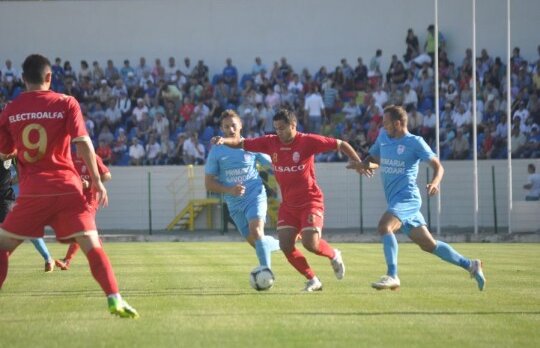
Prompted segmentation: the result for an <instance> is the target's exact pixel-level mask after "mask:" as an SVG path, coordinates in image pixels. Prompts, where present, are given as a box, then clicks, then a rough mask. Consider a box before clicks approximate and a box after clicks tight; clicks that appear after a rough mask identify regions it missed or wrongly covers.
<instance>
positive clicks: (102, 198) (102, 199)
mask: <svg viewBox="0 0 540 348" xmlns="http://www.w3.org/2000/svg"><path fill="white" fill-rule="evenodd" d="M92 187H93V189H94V190H95V192H96V195H97V200H98V204H99V205H100V206H102V207H106V206H108V205H109V197H108V196H107V189H106V188H105V185H103V183H102V182H101V180H98V181H92Z"/></svg>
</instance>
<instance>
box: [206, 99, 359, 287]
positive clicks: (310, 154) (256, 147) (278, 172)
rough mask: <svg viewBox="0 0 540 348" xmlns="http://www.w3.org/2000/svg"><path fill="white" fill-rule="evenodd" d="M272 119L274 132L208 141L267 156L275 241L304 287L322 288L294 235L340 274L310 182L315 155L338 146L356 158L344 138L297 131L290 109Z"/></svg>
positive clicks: (315, 189) (320, 196)
mask: <svg viewBox="0 0 540 348" xmlns="http://www.w3.org/2000/svg"><path fill="white" fill-rule="evenodd" d="M273 122H274V128H275V129H276V135H266V136H263V137H259V138H251V139H244V138H240V139H236V138H222V137H214V138H213V139H212V142H213V143H214V144H224V145H228V146H230V147H233V148H240V147H243V148H244V150H246V151H252V152H262V153H266V154H268V155H270V157H271V158H272V168H273V170H274V174H275V176H276V180H277V182H278V184H279V187H280V189H281V195H282V197H283V201H282V203H281V205H280V207H279V212H278V222H277V225H278V226H277V229H278V235H279V245H280V247H281V250H283V253H284V254H285V257H287V260H288V261H289V263H290V264H291V265H292V266H293V267H294V268H295V269H296V270H297V271H298V272H300V273H301V274H303V275H304V276H305V277H306V278H307V279H308V281H307V283H306V286H305V288H304V290H305V291H309V292H311V291H318V290H322V283H321V281H320V280H319V278H318V277H317V276H316V275H315V272H314V271H313V270H312V269H311V267H310V266H309V264H308V262H307V260H306V258H305V256H304V255H303V254H302V252H301V251H300V250H299V249H297V248H296V247H295V242H296V240H297V239H298V238H299V236H301V239H302V244H303V245H304V247H305V248H306V249H307V250H309V251H310V252H312V253H315V254H317V255H320V256H324V257H327V258H328V259H330V260H331V265H332V268H333V269H334V273H335V275H336V278H337V279H342V278H343V276H344V275H345V265H344V263H343V259H342V257H341V252H340V251H339V250H337V249H333V248H332V247H331V246H330V245H329V244H328V242H326V241H325V240H324V239H322V237H321V235H322V227H323V220H324V218H323V213H324V200H323V193H322V191H321V189H320V188H319V186H318V185H317V182H316V180H315V164H314V162H315V161H314V155H315V154H317V153H321V152H327V151H332V150H340V151H342V152H343V153H345V155H347V156H348V157H349V159H350V160H352V161H358V160H359V157H358V155H357V153H356V152H355V151H354V149H353V148H352V147H351V146H350V145H349V144H348V143H347V142H346V141H342V140H339V139H334V138H327V137H324V136H321V135H317V134H305V133H301V132H298V131H297V130H296V124H297V120H296V116H295V114H294V113H293V112H292V111H289V110H285V109H282V110H279V111H278V112H277V113H276V115H275V116H274V118H273Z"/></svg>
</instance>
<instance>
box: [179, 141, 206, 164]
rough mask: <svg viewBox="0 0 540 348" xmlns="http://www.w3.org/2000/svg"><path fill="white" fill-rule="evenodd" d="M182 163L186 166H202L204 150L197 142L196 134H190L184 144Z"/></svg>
mask: <svg viewBox="0 0 540 348" xmlns="http://www.w3.org/2000/svg"><path fill="white" fill-rule="evenodd" d="M183 150H184V156H183V157H184V162H185V163H186V164H204V158H205V149H204V145H203V144H201V143H200V142H199V137H198V136H197V133H192V134H191V136H190V137H189V139H187V140H186V141H185V142H184V149H183Z"/></svg>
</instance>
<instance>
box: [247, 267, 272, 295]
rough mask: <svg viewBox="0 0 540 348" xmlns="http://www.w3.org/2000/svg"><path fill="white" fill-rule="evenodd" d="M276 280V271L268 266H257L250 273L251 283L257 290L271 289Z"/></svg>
mask: <svg viewBox="0 0 540 348" xmlns="http://www.w3.org/2000/svg"><path fill="white" fill-rule="evenodd" d="M274 280H275V278H274V273H272V270H271V269H270V268H268V267H266V266H257V267H255V268H254V269H253V271H251V273H250V274H249V284H250V285H251V287H252V288H253V289H255V290H257V291H263V290H268V289H270V288H271V287H272V285H274Z"/></svg>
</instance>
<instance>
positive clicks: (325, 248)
mask: <svg viewBox="0 0 540 348" xmlns="http://www.w3.org/2000/svg"><path fill="white" fill-rule="evenodd" d="M315 254H317V255H319V256H325V257H327V258H329V259H330V260H332V259H333V258H334V256H336V252H335V251H334V248H332V247H331V246H330V244H328V242H327V241H325V240H324V239H322V238H321V239H319V250H318V251H316V252H315Z"/></svg>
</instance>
